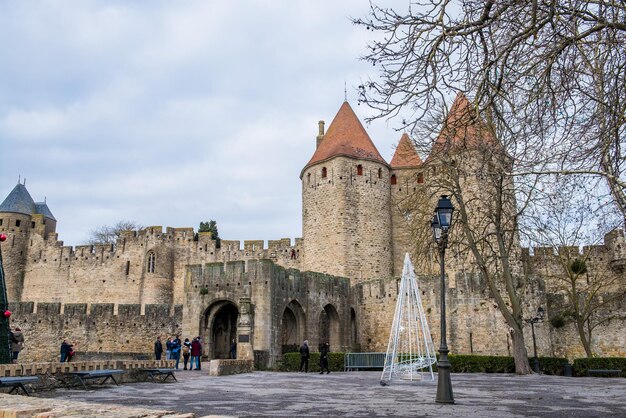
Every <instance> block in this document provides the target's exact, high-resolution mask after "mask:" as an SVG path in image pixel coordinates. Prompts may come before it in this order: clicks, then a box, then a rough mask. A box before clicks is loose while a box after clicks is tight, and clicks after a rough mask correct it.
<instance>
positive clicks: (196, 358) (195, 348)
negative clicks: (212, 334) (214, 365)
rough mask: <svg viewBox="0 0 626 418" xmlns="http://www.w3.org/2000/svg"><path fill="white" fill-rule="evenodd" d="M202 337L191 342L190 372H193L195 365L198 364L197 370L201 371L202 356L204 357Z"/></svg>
mask: <svg viewBox="0 0 626 418" xmlns="http://www.w3.org/2000/svg"><path fill="white" fill-rule="evenodd" d="M199 338H200V337H196V338H194V339H193V341H192V342H191V363H190V365H189V370H193V364H194V362H195V363H196V370H201V369H200V356H201V355H202V344H200V340H199Z"/></svg>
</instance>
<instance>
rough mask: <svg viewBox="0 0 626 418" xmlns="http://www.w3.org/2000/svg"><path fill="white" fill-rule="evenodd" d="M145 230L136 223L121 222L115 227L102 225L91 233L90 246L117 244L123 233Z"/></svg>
mask: <svg viewBox="0 0 626 418" xmlns="http://www.w3.org/2000/svg"><path fill="white" fill-rule="evenodd" d="M141 228H143V227H142V226H141V225H139V224H138V223H136V222H135V221H119V222H117V223H116V224H115V225H113V226H110V225H102V226H100V227H98V228H96V229H93V230H91V231H90V233H89V241H88V243H89V244H92V245H93V244H115V243H116V242H117V239H118V238H119V237H120V236H121V233H122V232H123V231H135V230H138V229H141Z"/></svg>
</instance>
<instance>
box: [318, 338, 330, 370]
mask: <svg viewBox="0 0 626 418" xmlns="http://www.w3.org/2000/svg"><path fill="white" fill-rule="evenodd" d="M329 352H330V344H328V343H324V344H322V348H321V350H320V374H324V369H325V370H326V374H328V373H330V369H329V368H328V353H329Z"/></svg>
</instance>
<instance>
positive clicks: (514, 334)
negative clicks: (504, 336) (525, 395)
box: [509, 324, 533, 374]
mask: <svg viewBox="0 0 626 418" xmlns="http://www.w3.org/2000/svg"><path fill="white" fill-rule="evenodd" d="M509 326H510V324H509ZM509 332H510V334H511V340H512V341H513V358H514V359H515V373H517V374H531V373H532V372H533V371H532V369H531V368H530V363H529V362H528V352H527V351H526V343H525V342H524V334H523V333H522V329H521V328H520V327H519V326H518V325H517V324H515V326H514V327H511V326H510V328H509Z"/></svg>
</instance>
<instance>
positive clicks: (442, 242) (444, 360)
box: [431, 195, 454, 403]
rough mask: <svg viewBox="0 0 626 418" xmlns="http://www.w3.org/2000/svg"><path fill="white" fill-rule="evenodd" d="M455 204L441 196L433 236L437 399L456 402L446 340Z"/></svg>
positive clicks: (446, 197)
mask: <svg viewBox="0 0 626 418" xmlns="http://www.w3.org/2000/svg"><path fill="white" fill-rule="evenodd" d="M452 212H454V206H452V202H451V201H450V199H449V198H448V196H445V195H444V196H441V198H440V199H439V201H438V202H437V207H436V208H435V216H434V217H433V220H432V222H431V227H432V228H433V236H434V238H435V242H436V243H437V246H438V248H439V265H440V267H441V345H440V346H439V361H438V362H437V379H438V380H437V399H436V401H437V402H438V403H454V396H453V394H452V382H451V380H450V361H449V360H448V352H449V350H448V343H447V342H446V270H445V256H446V248H447V246H448V231H449V230H450V227H451V226H452Z"/></svg>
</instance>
